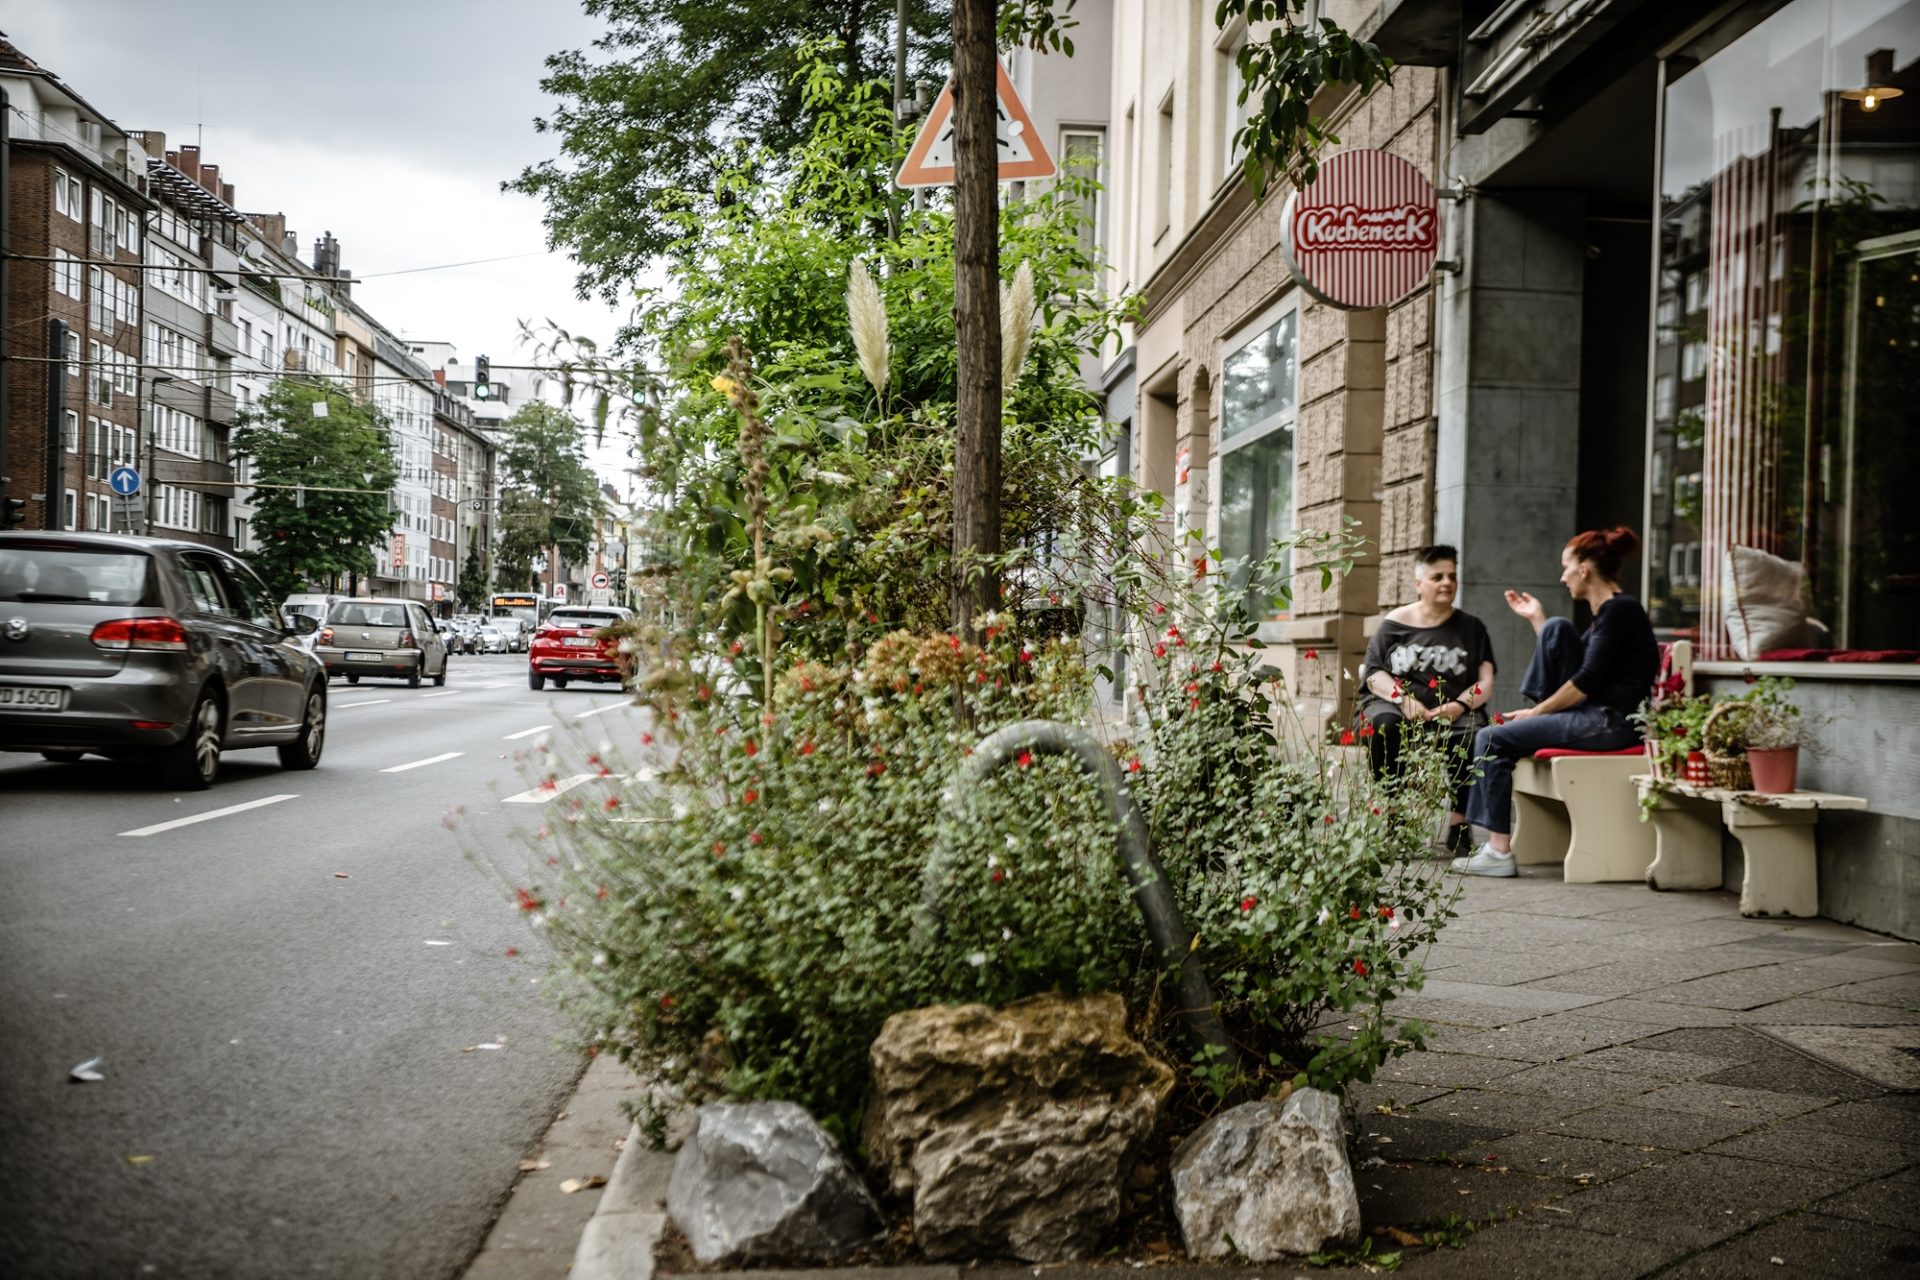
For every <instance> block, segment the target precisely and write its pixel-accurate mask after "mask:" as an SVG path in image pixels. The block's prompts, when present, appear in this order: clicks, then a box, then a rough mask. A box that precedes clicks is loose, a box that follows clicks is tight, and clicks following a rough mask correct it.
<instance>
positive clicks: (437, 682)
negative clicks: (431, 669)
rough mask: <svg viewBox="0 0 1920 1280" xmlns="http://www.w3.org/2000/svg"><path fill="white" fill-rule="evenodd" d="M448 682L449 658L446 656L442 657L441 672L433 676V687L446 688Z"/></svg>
mask: <svg viewBox="0 0 1920 1280" xmlns="http://www.w3.org/2000/svg"><path fill="white" fill-rule="evenodd" d="M446 683H447V660H446V659H445V658H442V659H440V674H439V675H436V676H435V677H434V678H433V687H434V688H436V689H441V688H445V687H446Z"/></svg>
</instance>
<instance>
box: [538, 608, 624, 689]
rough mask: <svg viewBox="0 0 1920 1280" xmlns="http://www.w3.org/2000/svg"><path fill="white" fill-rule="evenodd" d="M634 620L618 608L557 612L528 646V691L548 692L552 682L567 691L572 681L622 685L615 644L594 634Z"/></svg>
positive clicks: (566, 609) (555, 611) (572, 609)
mask: <svg viewBox="0 0 1920 1280" xmlns="http://www.w3.org/2000/svg"><path fill="white" fill-rule="evenodd" d="M632 616H633V610H631V609H622V608H619V607H618V606H616V605H568V606H566V607H565V608H560V609H555V610H554V611H553V612H552V613H551V614H549V615H548V616H547V620H546V621H545V622H543V623H541V624H540V629H539V630H538V631H536V632H534V634H533V643H532V644H530V645H528V646H527V687H528V688H529V689H544V688H546V687H547V681H548V680H552V681H553V687H554V688H556V689H564V688H566V687H567V681H569V680H611V681H613V682H615V683H618V682H619V680H620V668H619V666H618V664H616V663H615V662H614V660H613V642H612V641H610V640H602V639H599V638H598V637H597V636H596V635H595V634H594V633H595V632H597V631H600V630H601V629H602V628H605V627H610V626H612V625H614V624H615V623H616V622H625V621H626V620H627V619H628V618H630V617H632Z"/></svg>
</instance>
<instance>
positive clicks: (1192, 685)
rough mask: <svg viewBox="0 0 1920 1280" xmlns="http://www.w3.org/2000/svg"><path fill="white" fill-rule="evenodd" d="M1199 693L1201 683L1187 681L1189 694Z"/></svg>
mask: <svg viewBox="0 0 1920 1280" xmlns="http://www.w3.org/2000/svg"><path fill="white" fill-rule="evenodd" d="M1199 691H1200V682H1199V681H1198V680H1189V681H1187V692H1188V693H1198V692H1199Z"/></svg>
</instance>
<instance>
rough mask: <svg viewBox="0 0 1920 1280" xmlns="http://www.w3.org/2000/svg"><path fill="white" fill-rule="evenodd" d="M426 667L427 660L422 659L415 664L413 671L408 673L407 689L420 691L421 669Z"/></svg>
mask: <svg viewBox="0 0 1920 1280" xmlns="http://www.w3.org/2000/svg"><path fill="white" fill-rule="evenodd" d="M426 665H427V660H426V659H425V658H420V659H418V660H416V661H415V662H414V664H413V670H411V671H409V672H407V688H409V689H418V688H419V687H420V668H422V667H424V666H426Z"/></svg>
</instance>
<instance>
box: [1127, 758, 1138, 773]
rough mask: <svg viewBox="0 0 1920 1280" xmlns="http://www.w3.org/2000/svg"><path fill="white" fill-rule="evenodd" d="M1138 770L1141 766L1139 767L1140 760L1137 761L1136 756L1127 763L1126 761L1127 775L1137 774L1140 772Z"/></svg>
mask: <svg viewBox="0 0 1920 1280" xmlns="http://www.w3.org/2000/svg"><path fill="white" fill-rule="evenodd" d="M1140 768H1141V765H1140V759H1139V757H1138V756H1136V757H1134V758H1133V759H1131V760H1129V761H1127V772H1128V773H1138V772H1140Z"/></svg>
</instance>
